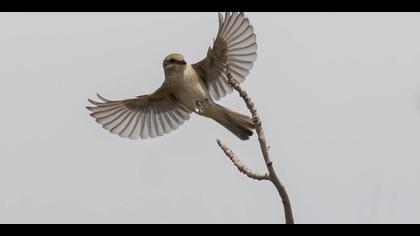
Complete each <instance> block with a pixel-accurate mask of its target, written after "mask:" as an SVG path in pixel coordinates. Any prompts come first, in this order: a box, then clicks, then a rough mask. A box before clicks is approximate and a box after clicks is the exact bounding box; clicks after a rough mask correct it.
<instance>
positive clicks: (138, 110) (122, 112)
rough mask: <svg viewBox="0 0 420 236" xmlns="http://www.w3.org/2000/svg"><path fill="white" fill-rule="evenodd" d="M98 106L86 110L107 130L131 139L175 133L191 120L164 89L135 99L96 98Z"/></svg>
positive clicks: (187, 111) (94, 103)
mask: <svg viewBox="0 0 420 236" xmlns="http://www.w3.org/2000/svg"><path fill="white" fill-rule="evenodd" d="M98 97H99V99H100V100H101V102H96V101H92V100H90V99H89V102H90V103H92V104H93V105H94V106H93V107H87V109H88V110H90V111H91V112H92V113H91V114H90V115H91V116H92V117H94V118H95V119H96V122H98V123H99V124H101V125H102V127H103V128H104V129H106V130H109V131H110V132H111V133H113V134H118V135H119V136H121V137H128V138H130V139H137V138H139V137H140V138H141V139H147V138H148V137H150V138H155V137H157V136H162V135H164V134H166V133H169V132H171V131H172V130H176V129H177V128H178V127H179V126H181V125H182V124H183V123H184V122H185V121H186V120H188V119H189V118H190V115H189V114H190V113H191V112H190V111H189V110H187V109H186V108H185V107H184V106H182V105H181V104H180V103H178V102H177V100H176V99H175V98H174V97H172V96H171V95H170V94H168V93H166V92H165V91H164V90H163V89H158V90H157V91H156V92H154V93H153V94H151V95H143V96H138V97H136V98H134V99H126V100H120V101H111V100H107V99H105V98H103V97H102V96H100V95H99V94H98Z"/></svg>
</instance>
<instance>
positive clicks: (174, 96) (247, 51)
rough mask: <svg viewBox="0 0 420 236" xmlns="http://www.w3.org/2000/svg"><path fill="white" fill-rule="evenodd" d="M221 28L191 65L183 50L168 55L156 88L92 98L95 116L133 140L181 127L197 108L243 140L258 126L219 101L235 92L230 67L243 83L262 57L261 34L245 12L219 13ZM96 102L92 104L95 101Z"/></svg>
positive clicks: (107, 126) (121, 134)
mask: <svg viewBox="0 0 420 236" xmlns="http://www.w3.org/2000/svg"><path fill="white" fill-rule="evenodd" d="M218 19H219V28H218V32H217V36H216V37H215V38H214V39H213V46H212V47H209V48H208V50H207V55H206V57H205V58H204V59H202V60H201V61H199V62H197V63H194V64H188V63H187V62H186V60H185V57H184V55H182V54H181V53H179V52H176V53H171V54H170V55H168V56H166V57H165V58H164V60H163V70H164V75H165V79H164V81H163V83H162V85H161V86H160V87H159V88H158V89H157V90H156V91H154V92H153V93H151V94H147V95H141V96H137V97H135V98H132V99H124V100H108V99H106V98H104V97H103V96H101V95H99V94H97V97H98V98H99V101H94V100H91V99H88V101H89V102H90V103H91V105H89V106H87V107H86V108H87V109H88V110H89V111H90V112H91V113H90V116H92V117H93V118H95V121H96V122H97V123H99V124H101V125H102V127H103V128H104V129H106V130H108V131H110V132H111V133H112V134H117V135H119V136H120V137H124V138H129V139H139V138H140V139H148V138H156V137H160V136H163V135H165V134H168V133H170V132H171V131H174V130H176V129H178V128H179V127H180V126H181V125H182V124H184V123H185V122H186V121H187V120H189V119H190V115H191V114H192V113H195V114H197V115H199V116H202V117H206V118H210V119H212V120H214V121H216V122H217V123H219V124H220V125H222V126H224V127H225V128H226V129H228V130H229V131H230V132H232V133H233V134H234V135H236V136H237V137H238V138H239V139H241V140H249V138H250V137H251V136H252V135H253V130H255V126H254V123H253V121H252V119H251V117H249V116H247V115H244V114H241V113H239V112H236V111H233V110H231V109H229V108H226V107H223V106H221V105H219V104H218V103H216V101H219V100H220V99H221V98H223V97H225V96H226V95H228V94H230V93H232V92H233V88H232V87H231V86H230V85H229V83H228V79H227V70H226V69H227V68H229V72H230V74H231V75H232V76H233V79H235V80H236V81H237V82H239V83H242V82H244V81H245V79H246V78H247V76H248V75H249V73H250V71H251V69H252V68H253V67H254V63H255V61H256V60H257V48H258V47H257V38H256V34H255V32H254V28H253V26H252V25H251V24H250V21H249V19H248V18H247V17H246V16H245V14H244V13H243V12H226V13H225V14H222V13H218ZM92 105H93V106H92Z"/></svg>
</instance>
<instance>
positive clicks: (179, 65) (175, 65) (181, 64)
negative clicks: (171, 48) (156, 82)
mask: <svg viewBox="0 0 420 236" xmlns="http://www.w3.org/2000/svg"><path fill="white" fill-rule="evenodd" d="M186 65H187V63H186V62H185V58H184V56H183V55H182V54H180V53H172V54H170V55H169V56H167V57H165V59H164V60H163V69H164V70H165V74H166V75H171V74H174V73H178V72H181V71H184V70H185V67H186Z"/></svg>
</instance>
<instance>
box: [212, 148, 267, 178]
mask: <svg viewBox="0 0 420 236" xmlns="http://www.w3.org/2000/svg"><path fill="white" fill-rule="evenodd" d="M217 144H219V146H220V148H221V149H222V150H223V151H224V152H225V154H226V156H227V157H229V159H230V160H231V161H232V162H233V164H234V165H235V166H236V168H238V170H239V171H240V172H241V173H243V174H245V175H246V176H248V177H249V178H251V179H254V180H268V177H269V175H268V173H264V174H262V173H258V172H255V171H253V170H251V169H250V168H248V167H247V166H246V165H245V164H243V163H242V162H241V160H239V159H238V158H237V157H236V155H235V153H233V152H232V150H230V148H229V147H228V146H226V144H225V143H223V142H222V141H220V140H217Z"/></svg>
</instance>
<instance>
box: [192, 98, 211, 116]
mask: <svg viewBox="0 0 420 236" xmlns="http://www.w3.org/2000/svg"><path fill="white" fill-rule="evenodd" d="M195 103H196V105H197V108H196V112H197V113H198V114H200V115H203V114H204V112H205V106H208V105H209V99H208V98H206V99H204V100H203V101H200V100H197V101H195Z"/></svg>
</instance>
